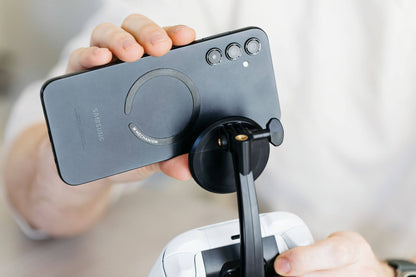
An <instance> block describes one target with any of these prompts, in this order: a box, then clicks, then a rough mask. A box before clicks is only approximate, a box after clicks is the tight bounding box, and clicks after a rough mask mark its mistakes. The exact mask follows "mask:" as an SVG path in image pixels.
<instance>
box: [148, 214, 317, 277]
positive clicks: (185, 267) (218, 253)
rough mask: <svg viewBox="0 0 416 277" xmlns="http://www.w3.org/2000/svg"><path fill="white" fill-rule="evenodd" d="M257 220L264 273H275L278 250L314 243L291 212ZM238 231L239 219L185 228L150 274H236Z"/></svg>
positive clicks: (209, 276)
mask: <svg viewBox="0 0 416 277" xmlns="http://www.w3.org/2000/svg"><path fill="white" fill-rule="evenodd" d="M260 224H261V234H262V238H263V249H264V260H265V268H266V276H277V275H276V274H275V273H274V270H273V261H274V259H275V257H276V256H277V255H278V254H279V253H282V252H284V251H286V250H288V249H291V248H294V247H296V246H305V245H310V244H312V243H313V238H312V235H311V233H310V231H309V229H308V227H307V226H306V224H305V223H304V222H303V220H302V219H300V218H299V217H298V216H296V215H294V214H291V213H287V212H273V213H266V214H261V215H260ZM239 234H240V229H239V221H238V219H236V220H231V221H227V222H223V223H218V224H214V225H210V226H205V227H202V228H198V229H194V230H191V231H188V232H185V233H183V234H181V235H179V236H177V237H176V238H174V239H173V240H172V241H170V242H169V243H168V245H167V246H166V247H165V249H164V250H163V252H162V254H161V255H160V257H159V258H158V260H157V262H156V263H155V265H154V266H153V268H152V270H151V272H150V274H149V277H162V276H163V277H191V276H192V277H214V276H215V277H219V276H224V277H225V276H227V277H228V276H239V275H236V274H235V264H236V263H238V260H239V258H240V248H239V245H240V236H239ZM233 264H234V271H233V270H232V268H233ZM227 266H228V267H229V270H228V271H227Z"/></svg>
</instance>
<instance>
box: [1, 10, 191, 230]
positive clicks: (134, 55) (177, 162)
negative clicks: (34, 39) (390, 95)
mask: <svg viewBox="0 0 416 277" xmlns="http://www.w3.org/2000/svg"><path fill="white" fill-rule="evenodd" d="M194 39H195V31H194V30H193V29H191V28H189V27H186V26H183V25H177V26H172V27H165V28H161V27H159V26H158V25H156V24H155V23H154V22H153V21H151V20H150V19H148V18H146V17H144V16H142V15H137V14H136V15H130V16H128V17H127V18H126V19H125V20H124V22H123V24H122V26H121V27H118V26H115V25H112V24H109V23H105V24H100V25H99V26H97V27H96V28H95V29H94V31H93V33H92V35H91V43H90V44H91V45H90V46H89V47H86V48H80V49H77V50H75V51H74V52H73V53H72V54H71V57H70V59H69V62H68V66H67V73H71V72H76V71H80V70H84V69H88V68H91V67H95V66H101V65H105V64H107V63H109V62H111V61H114V60H116V59H119V60H121V61H125V62H132V61H136V60H138V59H140V57H141V56H142V55H143V54H144V53H147V54H149V55H153V56H162V55H164V54H166V53H167V52H168V51H169V50H170V48H171V47H172V45H175V46H180V45H185V44H188V43H190V42H192V41H193V40H194ZM5 159H6V162H5V163H4V164H5V169H4V172H5V176H4V179H5V185H6V188H7V195H8V198H9V201H10V203H11V205H12V206H13V207H14V209H15V210H16V211H17V212H18V213H19V214H20V215H21V216H22V217H23V218H25V219H26V221H27V222H28V224H29V225H31V226H32V227H34V228H35V229H39V230H43V231H45V232H46V233H48V234H50V235H52V236H72V235H75V234H78V233H81V232H83V231H85V230H88V229H90V228H91V226H92V225H93V224H94V223H95V222H97V221H98V219H99V218H100V217H101V216H102V215H103V214H104V211H105V210H106V207H107V206H108V202H109V198H110V197H109V196H110V188H111V184H113V183H116V182H129V181H137V180H140V179H144V178H146V177H148V176H149V175H150V174H152V173H153V172H155V171H159V170H160V171H162V172H164V173H165V174H167V175H168V176H171V177H174V178H176V179H179V180H186V179H189V178H190V177H191V174H190V172H189V168H188V162H187V161H188V156H187V155H182V156H179V157H176V158H174V159H171V160H168V161H164V162H160V163H157V164H153V165H149V166H146V167H142V168H139V169H135V170H131V171H129V172H125V173H122V174H118V175H115V176H111V177H108V178H104V179H101V180H98V181H94V182H91V183H89V184H87V185H85V186H76V187H73V186H68V185H65V184H64V183H63V182H62V180H61V179H60V178H59V175H58V173H57V170H56V167H55V163H54V158H53V153H52V147H51V144H50V142H49V138H48V132H47V128H46V123H45V122H43V123H39V124H36V125H33V126H31V127H29V128H27V129H26V130H24V131H23V132H22V133H21V134H20V135H19V136H18V137H17V138H16V139H15V140H14V142H13V143H12V146H11V148H10V151H9V153H8V155H7V157H6V158H5Z"/></svg>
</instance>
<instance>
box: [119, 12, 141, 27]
mask: <svg viewBox="0 0 416 277" xmlns="http://www.w3.org/2000/svg"><path fill="white" fill-rule="evenodd" d="M143 18H146V17H145V16H144V15H142V14H139V13H133V14H130V15H128V16H127V17H126V18H125V19H124V20H123V22H122V23H121V26H126V25H129V24H131V23H133V22H137V21H139V20H142V19H143Z"/></svg>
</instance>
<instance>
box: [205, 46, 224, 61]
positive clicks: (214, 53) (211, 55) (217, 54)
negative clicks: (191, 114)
mask: <svg viewBox="0 0 416 277" xmlns="http://www.w3.org/2000/svg"><path fill="white" fill-rule="evenodd" d="M221 58H222V54H221V50H220V49H218V48H212V49H210V50H209V51H208V53H207V57H206V59H207V62H208V63H209V64H210V65H216V64H219V63H220V62H221Z"/></svg>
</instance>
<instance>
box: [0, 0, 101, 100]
mask: <svg viewBox="0 0 416 277" xmlns="http://www.w3.org/2000/svg"><path fill="white" fill-rule="evenodd" d="M99 3H100V0H89V1H82V0H71V1H63V0H0V53H2V54H1V55H2V56H3V62H1V64H2V66H1V68H3V71H4V70H6V71H7V73H8V74H10V78H8V80H9V81H10V84H9V85H10V86H9V88H8V91H7V93H8V94H9V95H16V94H18V93H19V92H20V91H21V90H22V89H23V88H24V87H25V86H26V85H27V84H28V83H29V82H31V81H33V80H36V79H39V78H44V76H45V74H46V73H47V71H48V70H49V69H50V68H51V67H52V66H53V65H54V64H55V62H56V61H57V58H58V55H59V53H60V52H61V49H62V47H63V46H64V45H65V43H66V42H67V41H68V40H69V39H70V38H71V37H73V36H74V35H75V34H76V33H77V32H78V31H79V30H80V29H81V28H82V26H83V24H84V23H85V21H86V20H87V19H88V17H89V15H90V14H91V13H94V11H95V10H96V9H97V8H98V7H99ZM4 56H6V57H4ZM4 68H5V69H4Z"/></svg>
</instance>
